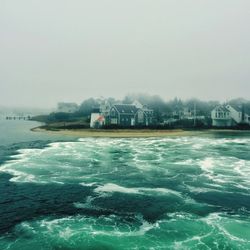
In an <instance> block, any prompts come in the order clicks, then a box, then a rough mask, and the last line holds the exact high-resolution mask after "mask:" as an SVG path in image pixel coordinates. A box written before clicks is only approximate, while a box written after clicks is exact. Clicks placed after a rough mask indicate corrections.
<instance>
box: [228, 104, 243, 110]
mask: <svg viewBox="0 0 250 250" xmlns="http://www.w3.org/2000/svg"><path fill="white" fill-rule="evenodd" d="M229 105H230V106H231V107H232V108H234V109H235V110H236V111H237V112H241V111H242V106H238V105H234V104H229Z"/></svg>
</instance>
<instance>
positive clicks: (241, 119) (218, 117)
mask: <svg viewBox="0 0 250 250" xmlns="http://www.w3.org/2000/svg"><path fill="white" fill-rule="evenodd" d="M211 118H212V125H213V126H215V127H232V126H236V125H237V124H240V123H243V124H249V125H250V115H249V114H247V113H245V112H244V109H243V108H240V107H237V106H232V105H229V104H226V105H220V106H217V107H215V108H214V109H213V110H212V112H211Z"/></svg>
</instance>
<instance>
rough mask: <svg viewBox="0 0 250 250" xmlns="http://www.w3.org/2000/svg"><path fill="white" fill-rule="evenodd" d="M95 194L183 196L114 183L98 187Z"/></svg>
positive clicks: (166, 191) (167, 190)
mask: <svg viewBox="0 0 250 250" xmlns="http://www.w3.org/2000/svg"><path fill="white" fill-rule="evenodd" d="M94 191H95V192H97V193H100V192H104V193H106V192H107V193H114V192H118V193H127V194H141V195H150V194H152V193H153V194H154V195H169V194H172V195H176V196H181V194H180V193H179V192H177V191H174V190H171V189H167V188H146V187H136V188H127V187H122V186H119V185H116V184H113V183H107V184H105V185H103V186H99V187H97V188H96V189H95V190H94Z"/></svg>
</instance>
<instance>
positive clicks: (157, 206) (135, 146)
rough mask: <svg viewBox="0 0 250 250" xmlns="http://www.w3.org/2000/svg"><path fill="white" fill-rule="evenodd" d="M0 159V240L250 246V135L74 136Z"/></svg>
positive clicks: (65, 245)
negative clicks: (168, 136)
mask: <svg viewBox="0 0 250 250" xmlns="http://www.w3.org/2000/svg"><path fill="white" fill-rule="evenodd" d="M44 146H45V147H40V148H37V147H33V148H30V147H29V148H27V147H26V148H23V147H21V148H20V149H18V150H17V152H16V153H15V154H12V155H10V158H9V160H7V161H5V162H4V163H3V164H2V165H1V166H0V171H1V172H0V191H1V197H0V203H1V204H0V205H1V207H0V233H1V234H0V249H18V250H19V249H25V250H31V249H32V250H33V249H68V250H69V249H250V193H249V191H250V154H249V152H250V137H249V136H246V135H244V136H241V135H240V134H239V135H237V136H227V137H221V136H219V137H218V136H211V135H210V136H203V137H196V136H192V137H173V138H148V139H145V138H141V139H109V138H103V139H93V138H87V139H79V140H77V141H71V142H52V143H49V144H46V143H44Z"/></svg>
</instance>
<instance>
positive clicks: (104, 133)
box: [32, 127, 203, 138]
mask: <svg viewBox="0 0 250 250" xmlns="http://www.w3.org/2000/svg"><path fill="white" fill-rule="evenodd" d="M32 131H33V132H46V133H49V134H54V135H66V136H74V137H110V138H133V137H135V138H136V137H165V136H188V135H194V134H198V133H203V132H202V131H185V130H182V129H174V130H150V129H133V130H132V129H112V130H97V129H70V130H69V129H60V130H47V129H44V128H42V127H36V128H33V129H32Z"/></svg>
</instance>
